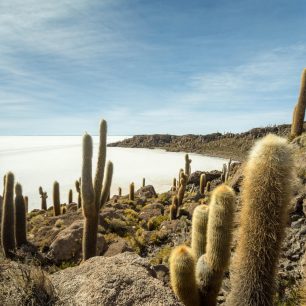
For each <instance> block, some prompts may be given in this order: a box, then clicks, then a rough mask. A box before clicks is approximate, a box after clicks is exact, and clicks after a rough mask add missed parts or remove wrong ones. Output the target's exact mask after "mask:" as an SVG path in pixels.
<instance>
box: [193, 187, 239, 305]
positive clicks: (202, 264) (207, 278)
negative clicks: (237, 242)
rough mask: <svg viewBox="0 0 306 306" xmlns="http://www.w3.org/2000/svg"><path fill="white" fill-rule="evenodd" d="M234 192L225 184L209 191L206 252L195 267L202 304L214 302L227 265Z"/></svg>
mask: <svg viewBox="0 0 306 306" xmlns="http://www.w3.org/2000/svg"><path fill="white" fill-rule="evenodd" d="M234 204H235V194H234V192H233V190H232V189H231V188H230V187H228V186H226V185H224V184H223V185H220V186H218V187H217V188H216V189H215V190H214V191H213V194H212V199H211V202H210V205H209V218H208V223H207V245H206V253H205V255H202V256H201V257H200V258H199V260H198V262H197V267H196V281H197V285H198V288H199V292H200V300H201V302H202V304H203V305H209V306H211V305H216V303H217V296H218V292H219V290H220V287H221V284H222V279H223V273H224V270H225V269H226V268H227V267H228V263H229V258H230V245H231V241H232V225H233V217H234Z"/></svg>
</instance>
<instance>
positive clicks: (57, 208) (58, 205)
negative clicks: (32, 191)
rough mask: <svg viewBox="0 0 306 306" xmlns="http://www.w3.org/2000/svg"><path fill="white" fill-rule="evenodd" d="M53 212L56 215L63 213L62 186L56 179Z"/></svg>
mask: <svg viewBox="0 0 306 306" xmlns="http://www.w3.org/2000/svg"><path fill="white" fill-rule="evenodd" d="M53 213H54V216H59V215H60V214H61V201H60V186H59V183H58V182H56V181H55V182H54V183H53Z"/></svg>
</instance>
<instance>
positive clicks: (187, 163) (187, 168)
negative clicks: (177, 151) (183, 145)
mask: <svg viewBox="0 0 306 306" xmlns="http://www.w3.org/2000/svg"><path fill="white" fill-rule="evenodd" d="M191 162H192V160H191V159H190V158H189V155H188V154H186V155H185V175H187V177H189V175H190V173H191V166H190V164H191Z"/></svg>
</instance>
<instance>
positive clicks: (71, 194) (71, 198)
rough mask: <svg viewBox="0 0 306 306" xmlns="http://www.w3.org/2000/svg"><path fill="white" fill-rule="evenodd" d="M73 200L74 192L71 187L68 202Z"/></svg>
mask: <svg viewBox="0 0 306 306" xmlns="http://www.w3.org/2000/svg"><path fill="white" fill-rule="evenodd" d="M72 202H73V193H72V189H69V193H68V204H70V203H72Z"/></svg>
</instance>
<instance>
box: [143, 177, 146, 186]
mask: <svg viewBox="0 0 306 306" xmlns="http://www.w3.org/2000/svg"><path fill="white" fill-rule="evenodd" d="M145 186H146V178H145V177H144V178H142V187H145Z"/></svg>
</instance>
